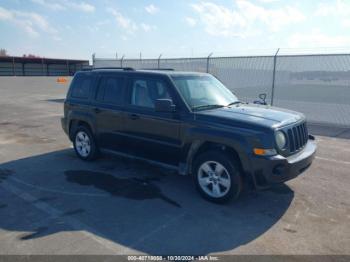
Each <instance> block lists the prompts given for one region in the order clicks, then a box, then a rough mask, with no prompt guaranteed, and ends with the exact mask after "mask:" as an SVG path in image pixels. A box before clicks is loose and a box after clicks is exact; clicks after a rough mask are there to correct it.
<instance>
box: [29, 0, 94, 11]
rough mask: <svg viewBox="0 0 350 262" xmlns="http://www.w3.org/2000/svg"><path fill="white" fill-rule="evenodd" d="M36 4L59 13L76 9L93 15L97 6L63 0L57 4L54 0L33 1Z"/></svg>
mask: <svg viewBox="0 0 350 262" xmlns="http://www.w3.org/2000/svg"><path fill="white" fill-rule="evenodd" d="M31 1H32V2H33V3H35V4H39V5H41V6H44V7H46V8H49V9H52V10H55V11H58V10H69V9H74V10H77V11H81V12H85V13H93V12H94V11H95V6H93V5H91V4H88V3H86V2H74V1H68V0H63V1H60V2H59V3H57V1H54V0H31Z"/></svg>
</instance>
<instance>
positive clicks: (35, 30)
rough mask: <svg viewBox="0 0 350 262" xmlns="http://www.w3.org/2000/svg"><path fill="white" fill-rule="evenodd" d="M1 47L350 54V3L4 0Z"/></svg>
mask: <svg viewBox="0 0 350 262" xmlns="http://www.w3.org/2000/svg"><path fill="white" fill-rule="evenodd" d="M0 33H1V34H0V48H4V49H6V50H7V51H8V53H9V54H10V55H16V56H22V55H23V54H28V53H31V54H35V55H38V56H43V57H53V58H75V59H91V56H92V54H93V53H95V54H96V57H116V56H118V57H119V58H120V57H121V56H122V55H125V57H126V58H138V57H139V56H140V53H141V56H142V57H143V58H156V57H158V56H159V55H160V54H162V57H203V56H207V55H209V54H210V53H212V52H213V53H214V55H217V56H223V55H236V54H237V53H239V52H241V51H242V50H243V51H244V50H246V51H247V53H250V52H258V51H259V50H261V51H262V52H266V53H273V52H274V51H275V50H276V48H282V49H284V50H294V49H295V50H297V49H310V50H313V49H315V50H316V49H320V48H325V49H331V48H333V49H334V48H335V49H336V48H339V47H341V48H345V49H346V50H350V0H334V1H332V0H304V1H302V0H301V1H299V0H222V1H214V0H208V1H206V0H203V1H202V0H114V1H112V0H100V1H92V0H0Z"/></svg>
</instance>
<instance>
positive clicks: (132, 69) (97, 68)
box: [91, 67, 135, 71]
mask: <svg viewBox="0 0 350 262" xmlns="http://www.w3.org/2000/svg"><path fill="white" fill-rule="evenodd" d="M100 69H119V70H124V71H135V69H134V68H132V67H95V68H92V69H91V70H100Z"/></svg>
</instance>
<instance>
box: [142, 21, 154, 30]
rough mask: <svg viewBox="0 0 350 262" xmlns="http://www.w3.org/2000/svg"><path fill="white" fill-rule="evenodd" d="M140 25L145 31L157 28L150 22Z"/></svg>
mask: <svg viewBox="0 0 350 262" xmlns="http://www.w3.org/2000/svg"><path fill="white" fill-rule="evenodd" d="M140 26H141V28H142V29H143V31H145V32H149V31H152V30H155V29H156V27H155V26H152V25H149V24H145V23H141V24H140Z"/></svg>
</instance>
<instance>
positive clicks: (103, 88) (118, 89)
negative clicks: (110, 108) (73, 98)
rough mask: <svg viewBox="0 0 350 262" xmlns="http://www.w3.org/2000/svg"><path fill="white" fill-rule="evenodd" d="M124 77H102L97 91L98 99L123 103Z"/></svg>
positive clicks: (114, 103) (118, 103) (108, 102)
mask: <svg viewBox="0 0 350 262" xmlns="http://www.w3.org/2000/svg"><path fill="white" fill-rule="evenodd" d="M123 85H124V79H123V78H120V77H112V76H111V77H109V76H106V77H102V79H101V81H100V85H99V88H98V92H97V97H96V100H97V101H101V102H104V103H107V104H113V105H121V104H122V100H123Z"/></svg>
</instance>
